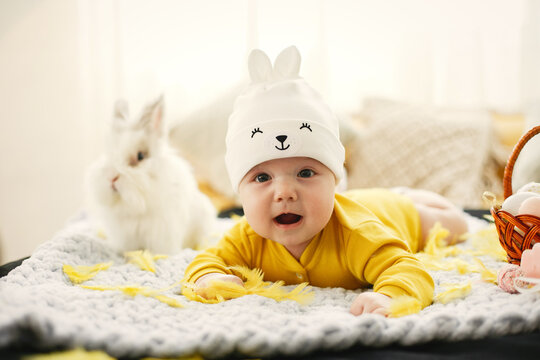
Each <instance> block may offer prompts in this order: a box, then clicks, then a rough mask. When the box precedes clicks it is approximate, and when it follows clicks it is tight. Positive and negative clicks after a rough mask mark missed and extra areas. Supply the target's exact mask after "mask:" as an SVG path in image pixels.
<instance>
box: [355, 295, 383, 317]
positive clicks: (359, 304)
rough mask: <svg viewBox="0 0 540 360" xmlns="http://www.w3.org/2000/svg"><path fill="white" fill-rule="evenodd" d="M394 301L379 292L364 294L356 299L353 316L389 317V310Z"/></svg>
mask: <svg viewBox="0 0 540 360" xmlns="http://www.w3.org/2000/svg"><path fill="white" fill-rule="evenodd" d="M391 301H392V299H391V298H390V297H388V296H386V295H383V294H379V293H377V292H363V293H361V294H360V295H358V296H357V297H356V299H354V301H353V303H352V305H351V314H353V315H362V314H369V313H371V314H379V315H384V316H388V309H389V307H390V302H391Z"/></svg>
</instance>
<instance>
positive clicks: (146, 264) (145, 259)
mask: <svg viewBox="0 0 540 360" xmlns="http://www.w3.org/2000/svg"><path fill="white" fill-rule="evenodd" d="M124 255H125V256H126V258H127V259H128V262H129V263H130V264H134V265H137V266H138V267H139V268H141V270H145V271H151V272H153V273H155V272H156V268H155V267H154V265H155V263H154V261H155V260H159V259H163V258H166V257H167V255H152V253H151V252H150V251H148V250H136V251H130V252H127V253H125V254H124Z"/></svg>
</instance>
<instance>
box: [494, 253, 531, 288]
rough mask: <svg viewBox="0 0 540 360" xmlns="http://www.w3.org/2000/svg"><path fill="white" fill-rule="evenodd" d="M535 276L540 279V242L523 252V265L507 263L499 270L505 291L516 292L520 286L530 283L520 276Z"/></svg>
mask: <svg viewBox="0 0 540 360" xmlns="http://www.w3.org/2000/svg"><path fill="white" fill-rule="evenodd" d="M523 277H526V278H533V279H539V281H540V243H536V244H534V246H533V248H532V249H527V250H525V251H524V252H523V254H521V265H514V264H507V265H505V266H504V267H502V268H501V269H500V270H499V273H498V279H497V280H498V281H497V282H498V284H499V287H500V288H501V289H503V290H504V291H506V292H508V293H511V294H515V293H517V292H519V291H518V288H522V289H523V288H527V287H528V286H529V285H530V283H529V282H527V281H524V280H521V279H520V278H523Z"/></svg>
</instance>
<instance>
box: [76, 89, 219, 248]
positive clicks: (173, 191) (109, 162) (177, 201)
mask: <svg viewBox="0 0 540 360" xmlns="http://www.w3.org/2000/svg"><path fill="white" fill-rule="evenodd" d="M109 135H110V136H109V142H108V144H107V145H108V146H107V149H106V151H105V154H104V155H103V156H102V157H101V158H100V159H99V160H97V161H96V162H95V163H94V164H92V165H91V166H90V167H89V169H88V171H87V174H86V183H85V188H86V196H87V205H88V211H89V214H90V218H91V220H93V222H94V223H95V224H96V226H99V227H100V228H101V229H102V230H103V231H104V232H105V236H106V239H107V242H108V243H109V244H110V245H111V247H113V248H115V249H116V250H117V251H120V252H125V251H131V250H137V249H147V250H149V251H151V252H152V253H161V254H175V253H177V252H179V251H180V250H181V249H182V248H185V247H191V248H196V247H197V245H200V244H202V243H204V242H205V241H207V237H208V235H209V232H210V231H212V230H213V224H214V223H213V222H214V221H215V220H216V209H215V207H214V206H213V205H212V203H211V202H210V199H209V198H208V197H206V196H205V195H204V194H202V193H201V192H200V191H199V189H198V187H197V183H196V180H195V177H194V175H193V173H192V170H191V167H190V165H189V164H188V163H187V161H186V160H184V159H182V158H181V157H179V156H178V155H176V154H175V153H174V152H173V150H172V149H171V148H170V147H169V145H168V142H167V131H166V125H165V121H164V119H163V97H161V98H159V99H158V100H157V101H156V102H155V103H153V104H151V105H149V106H147V107H146V108H145V109H144V111H143V113H142V115H141V117H140V118H139V120H138V121H130V120H129V118H128V110H127V104H126V103H125V102H124V101H118V102H117V103H116V107H115V116H114V119H113V122H112V126H111V129H110V134H109Z"/></svg>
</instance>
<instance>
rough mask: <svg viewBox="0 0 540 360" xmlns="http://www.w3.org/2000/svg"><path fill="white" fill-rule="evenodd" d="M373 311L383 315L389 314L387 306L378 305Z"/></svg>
mask: <svg viewBox="0 0 540 360" xmlns="http://www.w3.org/2000/svg"><path fill="white" fill-rule="evenodd" d="M371 313H372V314H378V315H382V316H388V309H386V308H385V307H378V308H376V309H374V310H373V311H371Z"/></svg>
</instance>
